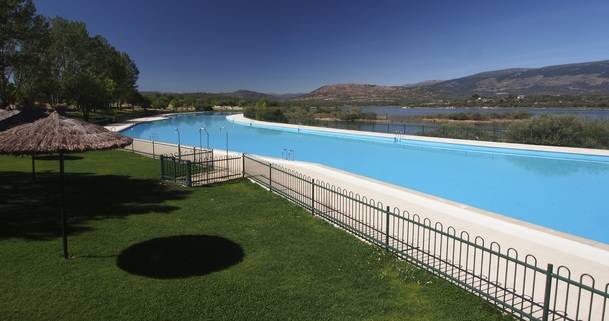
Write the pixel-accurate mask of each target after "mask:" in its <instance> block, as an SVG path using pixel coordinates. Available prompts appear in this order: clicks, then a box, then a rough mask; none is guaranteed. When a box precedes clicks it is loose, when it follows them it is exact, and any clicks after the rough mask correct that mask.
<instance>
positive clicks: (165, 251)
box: [116, 235, 244, 279]
mask: <svg viewBox="0 0 609 321" xmlns="http://www.w3.org/2000/svg"><path fill="white" fill-rule="evenodd" d="M243 256H244V254H243V249H242V248H241V246H239V244H237V243H235V242H233V241H231V240H228V239H225V238H222V237H219V236H213V235H177V236H170V237H162V238H156V239H151V240H148V241H144V242H141V243H137V244H135V245H132V246H130V247H128V248H127V249H125V250H124V251H122V252H121V253H120V255H119V256H118V258H117V260H116V264H117V265H118V267H119V268H121V269H122V270H124V271H126V272H128V273H130V274H135V275H140V276H145V277H150V278H155V279H179V278H187V277H193V276H203V275H206V274H208V273H211V272H216V271H221V270H224V269H226V268H228V267H230V266H232V265H235V264H238V263H239V262H241V261H242V260H243Z"/></svg>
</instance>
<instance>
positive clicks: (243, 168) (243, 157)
mask: <svg viewBox="0 0 609 321" xmlns="http://www.w3.org/2000/svg"><path fill="white" fill-rule="evenodd" d="M241 178H245V153H243V154H241Z"/></svg>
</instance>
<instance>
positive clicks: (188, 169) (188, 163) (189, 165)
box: [186, 161, 192, 186]
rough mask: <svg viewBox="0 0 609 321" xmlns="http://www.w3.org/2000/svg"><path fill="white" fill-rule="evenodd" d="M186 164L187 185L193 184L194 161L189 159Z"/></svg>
mask: <svg viewBox="0 0 609 321" xmlns="http://www.w3.org/2000/svg"><path fill="white" fill-rule="evenodd" d="M186 164H187V165H188V166H186V185H187V186H192V176H191V175H192V162H191V161H187V163H186Z"/></svg>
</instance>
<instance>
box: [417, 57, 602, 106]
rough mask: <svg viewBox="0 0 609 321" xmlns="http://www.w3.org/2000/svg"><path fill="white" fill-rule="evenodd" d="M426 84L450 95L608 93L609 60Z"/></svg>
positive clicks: (438, 92) (500, 71)
mask: <svg viewBox="0 0 609 321" xmlns="http://www.w3.org/2000/svg"><path fill="white" fill-rule="evenodd" d="M427 88H428V89H430V90H431V91H433V92H434V93H435V94H436V95H441V96H448V97H455V96H457V97H459V96H471V95H473V94H479V95H482V96H497V95H599V94H604V95H606V94H609V60H605V61H597V62H587V63H578V64H568V65H557V66H548V67H542V68H515V69H505V70H497V71H489V72H482V73H479V74H475V75H471V76H467V77H463V78H458V79H453V80H448V81H443V82H439V83H435V84H432V85H430V86H427Z"/></svg>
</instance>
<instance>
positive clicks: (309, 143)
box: [123, 114, 609, 244]
mask: <svg viewBox="0 0 609 321" xmlns="http://www.w3.org/2000/svg"><path fill="white" fill-rule="evenodd" d="M201 127H206V128H207V130H208V132H209V134H210V145H211V147H213V148H221V149H223V148H225V147H226V133H227V132H228V148H229V149H230V150H234V151H241V152H245V153H251V154H258V155H265V156H272V157H278V158H279V157H281V156H282V152H283V150H284V149H285V148H287V149H292V150H294V155H295V159H296V160H303V161H311V162H318V163H322V164H325V165H328V166H332V167H336V168H339V169H343V170H346V171H349V172H352V173H356V174H360V175H363V176H368V177H371V178H375V179H378V180H382V181H385V182H388V183H392V184H395V185H399V186H403V187H407V188H410V189H414V190H417V191H421V192H424V193H427V194H431V195H435V196H439V197H442V198H445V199H449V200H452V201H456V202H459V203H463V204H467V205H471V206H474V207H478V208H481V209H485V210H488V211H492V212H495V213H499V214H503V215H506V216H510V217H513V218H516V219H520V220H524V221H527V222H530V223H534V224H538V225H541V226H545V227H549V228H552V229H555V230H558V231H562V232H567V233H571V234H574V235H578V236H581V237H585V238H588V239H592V240H596V241H601V242H604V243H607V244H609V188H608V187H609V157H602V156H586V155H576V154H566V153H550V152H535V151H526V150H515V149H501V148H486V147H477V146H466V145H457V144H445V143H430V142H421V141H412V140H408V141H406V140H405V141H402V142H401V143H396V142H394V140H393V139H392V138H390V139H387V138H379V137H370V136H368V137H367V136H365V135H351V134H348V135H345V134H332V133H323V132H320V131H314V130H313V131H307V130H301V131H300V132H298V131H297V130H293V129H285V128H281V127H279V126H271V127H272V128H259V127H252V126H248V125H240V124H235V123H232V122H229V121H228V120H226V115H218V114H213V115H211V114H182V115H177V116H174V117H172V118H170V119H167V120H162V121H158V122H151V123H143V124H139V125H137V126H134V127H132V128H130V129H127V130H125V131H124V132H123V133H124V134H126V135H128V136H131V137H136V138H142V139H149V138H150V137H151V136H155V137H156V138H157V140H159V141H165V142H170V143H177V141H178V137H177V133H176V128H179V130H180V136H181V143H182V144H184V145H197V146H198V145H199V138H200V137H199V128H201ZM202 141H203V145H205V144H206V137H205V134H204V133H203V136H202ZM388 205H390V204H388Z"/></svg>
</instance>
